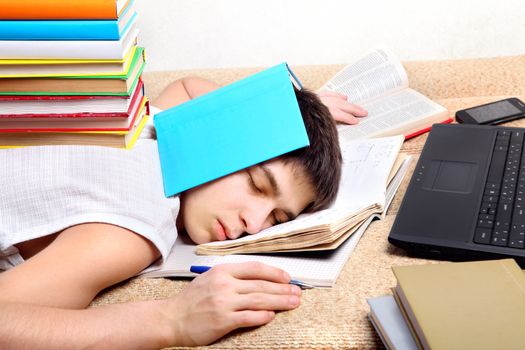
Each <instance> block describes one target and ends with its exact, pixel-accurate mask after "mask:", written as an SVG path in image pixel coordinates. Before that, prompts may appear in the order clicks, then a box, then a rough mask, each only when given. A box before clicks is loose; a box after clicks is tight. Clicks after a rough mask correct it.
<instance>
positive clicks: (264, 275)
mask: <svg viewBox="0 0 525 350" xmlns="http://www.w3.org/2000/svg"><path fill="white" fill-rule="evenodd" d="M213 270H216V271H217V270H222V271H226V272H228V273H229V274H230V275H231V276H233V277H235V278H238V279H242V280H264V281H270V282H276V283H288V282H290V275H289V274H288V273H287V272H286V271H283V270H281V269H278V268H276V267H273V266H269V265H266V264H262V263H259V262H255V261H250V262H245V263H241V264H221V265H217V266H215V267H214V268H213V269H211V271H213Z"/></svg>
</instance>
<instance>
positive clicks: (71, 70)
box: [0, 46, 145, 78]
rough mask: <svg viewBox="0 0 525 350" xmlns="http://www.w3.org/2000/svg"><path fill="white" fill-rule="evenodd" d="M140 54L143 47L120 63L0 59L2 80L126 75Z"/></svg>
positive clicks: (135, 49)
mask: <svg viewBox="0 0 525 350" xmlns="http://www.w3.org/2000/svg"><path fill="white" fill-rule="evenodd" d="M140 55H143V56H145V52H144V48H142V47H137V46H133V47H132V48H131V50H129V52H128V53H127V54H126V56H125V57H124V58H123V59H120V60H118V59H117V60H100V59H94V60H86V59H78V60H72V59H3V60H2V59H0V78H44V77H71V76H75V77H87V76H99V77H103V76H126V75H127V74H128V73H129V71H130V68H131V65H132V62H133V60H138V59H139V56H140Z"/></svg>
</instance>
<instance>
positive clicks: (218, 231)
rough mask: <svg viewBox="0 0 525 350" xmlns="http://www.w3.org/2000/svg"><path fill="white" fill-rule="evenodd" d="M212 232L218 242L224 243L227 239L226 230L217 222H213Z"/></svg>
mask: <svg viewBox="0 0 525 350" xmlns="http://www.w3.org/2000/svg"><path fill="white" fill-rule="evenodd" d="M214 230H215V237H216V238H217V240H218V241H224V240H225V239H226V238H227V235H226V229H225V227H224V226H223V225H222V223H221V222H220V221H219V220H215V225H214Z"/></svg>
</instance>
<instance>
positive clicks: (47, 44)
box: [0, 24, 139, 59]
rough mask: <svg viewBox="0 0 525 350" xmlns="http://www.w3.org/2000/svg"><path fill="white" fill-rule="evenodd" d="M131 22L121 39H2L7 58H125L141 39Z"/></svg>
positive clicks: (0, 49)
mask: <svg viewBox="0 0 525 350" xmlns="http://www.w3.org/2000/svg"><path fill="white" fill-rule="evenodd" d="M138 33H139V30H138V29H137V28H136V25H135V24H133V25H132V26H130V27H129V28H128V29H127V31H126V32H125V33H123V34H122V37H121V38H120V39H119V40H0V52H1V53H2V58H4V59H29V58H31V59H122V58H124V56H125V55H126V53H127V52H129V50H130V49H131V47H132V46H133V44H135V43H136V41H137V36H138Z"/></svg>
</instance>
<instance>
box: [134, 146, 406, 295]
mask: <svg viewBox="0 0 525 350" xmlns="http://www.w3.org/2000/svg"><path fill="white" fill-rule="evenodd" d="M401 142H402V138H401V137H389V138H380V139H370V140H360V141H356V142H353V143H350V144H347V145H346V146H345V148H344V159H346V161H345V165H344V167H343V176H342V180H341V181H343V182H346V183H345V184H344V185H342V186H341V187H340V190H339V193H338V197H337V200H336V202H335V203H334V205H333V206H332V208H330V209H328V210H327V211H324V212H318V213H311V214H304V215H301V216H299V217H298V218H296V219H295V220H293V221H291V222H289V223H284V224H281V225H277V226H273V227H271V228H269V229H266V230H263V231H261V232H259V233H258V234H256V235H251V236H246V237H243V238H239V239H237V240H232V241H231V242H235V241H239V240H245V239H250V237H256V236H258V235H263V236H268V235H274V236H275V235H279V234H280V233H282V232H286V230H287V227H289V225H290V224H293V223H294V221H297V223H296V224H298V225H299V226H302V225H304V223H305V220H307V221H306V222H307V223H309V224H310V225H315V224H316V221H317V222H325V221H326V220H327V218H328V217H330V216H332V215H334V216H332V218H333V217H337V216H338V215H341V213H344V212H345V208H346V210H347V212H346V215H348V214H349V213H350V212H351V211H352V210H354V209H355V208H358V207H363V206H365V207H367V206H369V205H370V203H374V202H381V203H382V207H383V210H385V211H386V209H387V208H388V206H389V205H390V203H391V201H392V198H393V197H394V194H395V192H396V191H397V189H398V188H399V185H400V184H401V180H402V179H403V177H404V175H405V174H406V172H407V170H408V167H409V164H410V161H411V158H410V157H408V156H407V157H403V158H402V161H401V162H399V164H396V166H393V164H394V162H395V160H396V158H397V155H398V150H399V147H400V144H401ZM385 164H386V166H385ZM388 164H390V166H389V165H388ZM392 168H395V169H397V171H395V173H394V174H393V175H391V174H390V171H391V170H392ZM387 179H390V181H388V180H387ZM350 180H353V182H352V183H351V184H350V183H349V181H350ZM387 182H388V183H389V184H388V187H386V185H385V184H386V183H387ZM349 185H350V186H349ZM367 189H368V190H367ZM358 203H360V204H358ZM330 211H331V212H332V214H329V213H330ZM336 214H337V215H336ZM380 216H381V213H380V212H375V213H372V214H370V215H367V216H365V217H364V218H363V219H362V220H361V221H360V222H359V223H357V225H356V227H355V228H354V229H353V231H352V234H351V235H350V236H349V237H347V239H345V240H344V241H343V242H342V243H341V244H340V245H339V247H338V248H337V249H326V250H313V251H300V250H299V251H296V252H293V253H274V254H234V255H197V253H196V247H197V246H196V245H195V244H193V243H192V242H191V241H190V240H189V239H188V238H187V236H185V235H179V237H178V238H177V241H176V243H175V245H174V247H173V249H172V251H171V253H170V255H169V256H168V258H167V259H166V261H165V262H164V264H160V263H158V264H156V265H153V266H151V267H149V268H148V269H146V270H145V271H143V272H142V273H141V275H142V276H143V277H194V276H195V274H194V273H192V272H190V267H191V266H192V265H199V266H214V265H217V264H221V263H232V262H246V261H260V262H263V263H265V264H268V265H272V266H276V267H279V268H281V269H283V270H285V271H287V272H288V273H289V274H290V276H291V277H292V278H293V279H297V280H300V281H303V282H306V283H309V284H312V285H314V286H316V287H332V286H333V285H334V283H335V282H336V280H337V277H338V276H339V274H340V272H341V270H342V268H343V267H344V264H345V263H346V261H347V260H348V257H349V256H350V254H351V253H352V251H353V250H354V248H355V247H356V245H357V243H358V242H359V239H360V238H361V236H362V235H363V233H364V232H365V230H366V228H367V227H368V225H369V224H370V222H372V220H373V219H374V218H376V217H380ZM307 218H310V219H307ZM287 224H289V225H287ZM252 239H253V238H252ZM214 243H219V244H220V243H222V242H213V243H212V244H214Z"/></svg>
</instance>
